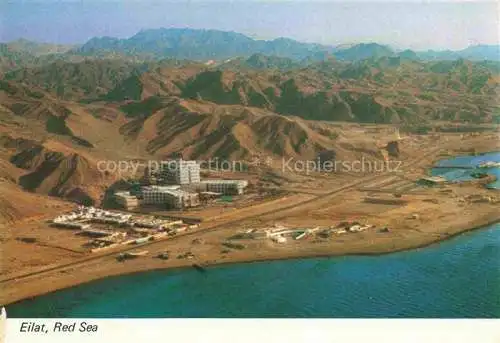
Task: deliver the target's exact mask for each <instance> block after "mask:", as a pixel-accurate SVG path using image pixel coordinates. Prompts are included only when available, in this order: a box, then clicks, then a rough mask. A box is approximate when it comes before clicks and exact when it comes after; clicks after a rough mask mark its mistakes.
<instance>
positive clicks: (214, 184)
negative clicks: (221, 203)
mask: <svg viewBox="0 0 500 343" xmlns="http://www.w3.org/2000/svg"><path fill="white" fill-rule="evenodd" d="M201 184H202V185H204V186H205V187H206V190H207V191H208V192H214V193H221V194H224V195H238V194H243V192H244V190H245V188H246V187H247V186H248V181H246V180H203V181H201Z"/></svg>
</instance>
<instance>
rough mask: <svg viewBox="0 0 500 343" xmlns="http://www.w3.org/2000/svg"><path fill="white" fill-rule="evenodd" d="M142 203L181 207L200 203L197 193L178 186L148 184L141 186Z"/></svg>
mask: <svg viewBox="0 0 500 343" xmlns="http://www.w3.org/2000/svg"><path fill="white" fill-rule="evenodd" d="M142 196H143V199H144V200H143V202H144V204H148V205H165V206H167V207H169V208H176V209H182V208H187V207H194V206H198V205H199V204H200V200H199V197H198V194H197V193H190V192H186V191H183V190H181V189H180V188H179V186H148V187H143V189H142Z"/></svg>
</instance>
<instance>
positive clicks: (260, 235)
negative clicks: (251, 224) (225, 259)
mask: <svg viewBox="0 0 500 343" xmlns="http://www.w3.org/2000/svg"><path fill="white" fill-rule="evenodd" d="M317 230H319V228H318V227H316V228H312V229H311V228H292V229H290V228H287V227H284V226H281V225H275V226H273V227H270V228H265V229H260V230H257V229H250V230H248V231H246V232H245V233H244V237H245V238H252V239H270V240H272V241H273V242H275V243H286V241H287V239H288V238H292V239H294V240H299V239H302V238H304V237H307V236H310V235H312V234H313V233H314V232H316V231H317Z"/></svg>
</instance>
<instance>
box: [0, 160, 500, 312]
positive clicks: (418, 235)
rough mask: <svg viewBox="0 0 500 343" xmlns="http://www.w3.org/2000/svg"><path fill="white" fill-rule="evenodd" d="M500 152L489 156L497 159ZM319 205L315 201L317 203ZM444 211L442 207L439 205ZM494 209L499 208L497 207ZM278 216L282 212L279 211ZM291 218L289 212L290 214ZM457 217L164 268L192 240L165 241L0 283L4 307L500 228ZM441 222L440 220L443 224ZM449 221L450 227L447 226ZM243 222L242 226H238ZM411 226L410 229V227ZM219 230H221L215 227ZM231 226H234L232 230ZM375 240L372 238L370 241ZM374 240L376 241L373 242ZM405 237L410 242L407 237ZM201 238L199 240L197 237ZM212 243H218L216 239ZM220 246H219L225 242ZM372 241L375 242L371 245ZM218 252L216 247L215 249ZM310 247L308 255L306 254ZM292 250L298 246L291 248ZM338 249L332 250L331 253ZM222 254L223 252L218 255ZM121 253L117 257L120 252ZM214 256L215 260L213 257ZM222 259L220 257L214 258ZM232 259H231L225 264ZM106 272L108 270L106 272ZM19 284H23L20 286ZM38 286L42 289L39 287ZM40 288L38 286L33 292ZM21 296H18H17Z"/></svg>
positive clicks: (492, 217) (488, 215) (485, 220)
mask: <svg viewBox="0 0 500 343" xmlns="http://www.w3.org/2000/svg"><path fill="white" fill-rule="evenodd" d="M496 152H497V151H493V152H491V151H490V152H489V153H496ZM458 156H470V155H467V154H460V153H458V154H457V155H453V156H448V157H447V158H442V157H437V156H436V157H434V158H431V161H429V162H427V163H426V165H425V166H423V167H420V168H425V169H426V170H429V169H430V168H432V166H433V165H434V163H435V162H436V161H439V160H444V159H451V158H453V157H458ZM312 201H314V199H313V200H312ZM440 206H441V205H440ZM493 209H495V207H493ZM277 212H280V211H279V210H278V211H277ZM285 212H286V210H285ZM473 213H475V212H473ZM460 214H462V215H463V216H462V217H460V219H458V221H457V220H456V217H457V216H459V215H460ZM460 214H457V215H454V214H453V213H451V212H450V213H448V212H445V213H444V215H443V216H441V217H439V218H437V219H435V220H434V221H429V222H426V225H427V227H431V228H432V229H431V230H422V229H420V230H417V229H415V228H413V229H412V228H411V226H410V228H409V230H408V231H405V229H408V227H406V228H405V226H404V225H403V226H402V227H401V228H395V229H394V230H391V232H390V233H387V234H383V236H382V234H379V235H377V233H374V232H371V233H370V234H369V235H368V236H364V237H363V236H361V241H359V239H358V240H357V241H356V238H354V239H353V238H352V237H348V238H347V242H345V240H342V239H339V240H338V241H335V242H334V243H332V244H331V245H330V246H328V245H326V244H324V245H309V246H305V244H307V243H304V246H299V247H298V248H296V249H292V250H290V249H289V250H287V249H286V248H283V247H280V248H276V247H274V248H272V249H269V247H264V249H263V250H258V249H255V248H252V249H248V250H244V251H234V252H231V254H229V255H224V256H222V257H221V254H220V252H219V254H213V253H212V254H211V253H210V252H208V253H207V254H206V255H209V256H208V257H207V256H205V257H204V258H201V259H198V254H196V258H195V259H193V260H179V259H175V257H173V256H174V254H172V257H171V259H170V260H169V261H168V263H169V265H164V264H163V263H162V264H159V263H161V262H158V261H156V259H151V256H154V254H155V252H156V253H158V252H160V251H162V250H159V248H162V249H165V248H168V247H173V248H174V249H175V248H177V249H178V248H179V247H183V245H184V248H186V247H187V248H188V249H189V248H190V247H191V245H190V244H189V241H190V237H191V236H189V237H183V236H179V237H178V239H176V240H175V241H173V240H165V241H159V242H158V243H160V244H157V245H156V246H155V247H154V248H153V251H152V252H151V251H150V254H149V255H148V257H147V258H144V259H143V258H139V259H135V260H132V261H130V262H126V263H125V264H116V260H115V258H114V257H115V255H116V254H115V253H114V252H112V253H109V254H104V255H101V256H95V258H91V259H89V260H87V261H85V260H84V261H74V262H70V263H62V264H60V265H56V266H54V267H50V268H48V269H46V270H45V271H44V270H42V271H40V272H34V273H28V274H25V276H23V275H17V276H13V277H10V276H8V277H7V278H6V279H4V280H2V281H0V293H2V294H4V296H2V298H3V299H2V301H3V304H4V305H5V306H9V305H13V304H16V303H19V302H22V301H25V300H29V299H32V298H35V297H38V296H43V295H47V294H50V293H53V292H57V291H60V290H63V289H67V288H72V287H76V286H80V285H85V284H87V283H91V282H94V281H98V280H102V279H106V278H110V277H117V276H123V275H130V274H135V273H141V272H149V271H155V270H157V271H160V270H181V269H186V268H192V265H193V263H197V264H200V265H203V266H206V267H208V268H210V267H212V266H223V265H231V264H246V263H253V262H271V261H279V260H292V259H311V258H331V257H345V256H353V257H354V256H374V257H376V256H382V255H387V254H393V253H399V252H404V251H411V250H418V249H422V248H426V247H429V246H432V245H435V244H438V243H440V242H443V241H447V240H449V239H452V238H455V237H457V236H460V235H463V234H465V233H468V232H471V231H476V230H480V229H482V228H485V227H489V226H492V225H495V224H497V223H500V213H498V211H494V210H493V211H491V208H490V211H489V212H485V213H480V215H479V216H477V215H476V216H474V215H471V214H470V213H460ZM438 219H439V220H438ZM448 220H449V221H448ZM238 221H239V220H238ZM410 225H411V224H410ZM216 226H219V225H216ZM226 226H228V224H222V225H221V229H220V230H221V231H224V230H227V228H226ZM229 226H231V225H229ZM210 234H211V233H209V232H205V233H204V232H200V233H199V236H201V237H204V236H205V237H206V236H207V235H208V237H211V236H210ZM370 235H371V236H370ZM373 235H375V236H373ZM405 235H406V236H405ZM196 236H198V234H196ZM212 238H213V237H212ZM218 238H219V242H218V243H219V244H220V237H218ZM370 239H371V241H370ZM213 246H214V247H216V246H217V245H216V244H214V245H213ZM308 247H309V249H307V248H308ZM291 248H293V246H292V247H291ZM336 248H337V249H338V250H333V251H332V249H336ZM137 249H148V247H143V248H141V246H138V247H137ZM219 251H220V250H219ZM116 253H118V252H116ZM210 254H211V255H210ZM215 255H217V256H215ZM226 256H227V258H226ZM106 267H107V268H106ZM18 278H21V279H19V280H18ZM37 283H38V284H37ZM33 284H37V286H35V287H34V286H33ZM16 291H17V292H16Z"/></svg>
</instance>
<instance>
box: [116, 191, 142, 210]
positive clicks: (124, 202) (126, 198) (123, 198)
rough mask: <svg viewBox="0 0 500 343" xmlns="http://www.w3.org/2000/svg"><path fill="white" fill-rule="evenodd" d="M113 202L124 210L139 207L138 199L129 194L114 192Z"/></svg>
mask: <svg viewBox="0 0 500 343" xmlns="http://www.w3.org/2000/svg"><path fill="white" fill-rule="evenodd" d="M115 201H116V203H117V204H118V205H120V206H121V207H123V208H124V209H126V210H131V209H134V208H137V207H139V199H138V198H137V196H135V195H131V194H130V192H116V193H115Z"/></svg>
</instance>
